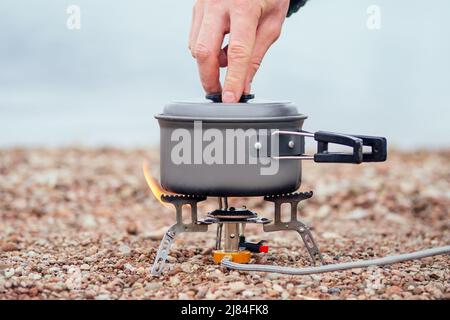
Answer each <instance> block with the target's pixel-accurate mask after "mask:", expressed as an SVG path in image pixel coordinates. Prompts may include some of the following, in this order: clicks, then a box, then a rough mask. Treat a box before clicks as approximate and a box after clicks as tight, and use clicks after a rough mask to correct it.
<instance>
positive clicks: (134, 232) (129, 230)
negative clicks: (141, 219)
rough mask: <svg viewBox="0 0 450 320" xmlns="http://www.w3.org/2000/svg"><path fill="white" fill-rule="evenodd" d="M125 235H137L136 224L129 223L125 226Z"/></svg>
mask: <svg viewBox="0 0 450 320" xmlns="http://www.w3.org/2000/svg"><path fill="white" fill-rule="evenodd" d="M127 233H128V234H130V235H133V236H135V235H137V234H138V227H137V224H136V223H135V222H130V223H128V225H127Z"/></svg>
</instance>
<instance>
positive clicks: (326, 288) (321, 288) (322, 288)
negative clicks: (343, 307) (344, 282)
mask: <svg viewBox="0 0 450 320" xmlns="http://www.w3.org/2000/svg"><path fill="white" fill-rule="evenodd" d="M319 290H320V292H323V293H328V287H327V286H319Z"/></svg>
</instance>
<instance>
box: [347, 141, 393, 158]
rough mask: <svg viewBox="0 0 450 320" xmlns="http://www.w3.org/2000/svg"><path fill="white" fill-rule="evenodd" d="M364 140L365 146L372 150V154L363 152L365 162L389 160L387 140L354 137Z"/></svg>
mask: <svg viewBox="0 0 450 320" xmlns="http://www.w3.org/2000/svg"><path fill="white" fill-rule="evenodd" d="M352 136H354V137H357V138H359V139H361V140H362V142H363V145H364V146H369V147H371V148H372V150H371V152H370V153H367V152H363V162H383V161H386V159H387V140H386V138H384V137H372V136H361V135H352Z"/></svg>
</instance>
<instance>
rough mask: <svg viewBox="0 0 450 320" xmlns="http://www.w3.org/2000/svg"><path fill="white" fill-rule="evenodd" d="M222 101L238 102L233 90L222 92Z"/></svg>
mask: <svg viewBox="0 0 450 320" xmlns="http://www.w3.org/2000/svg"><path fill="white" fill-rule="evenodd" d="M222 101H223V102H225V103H232V102H236V97H235V96H234V93H233V92H231V91H225V92H224V93H222Z"/></svg>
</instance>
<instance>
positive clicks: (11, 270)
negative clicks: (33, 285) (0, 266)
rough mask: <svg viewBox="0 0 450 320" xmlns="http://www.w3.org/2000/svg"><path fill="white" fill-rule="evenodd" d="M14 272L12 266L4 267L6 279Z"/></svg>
mask: <svg viewBox="0 0 450 320" xmlns="http://www.w3.org/2000/svg"><path fill="white" fill-rule="evenodd" d="M14 273H15V270H14V268H9V269H6V270H5V278H6V279H8V278H11V277H12V276H13V275H14Z"/></svg>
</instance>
